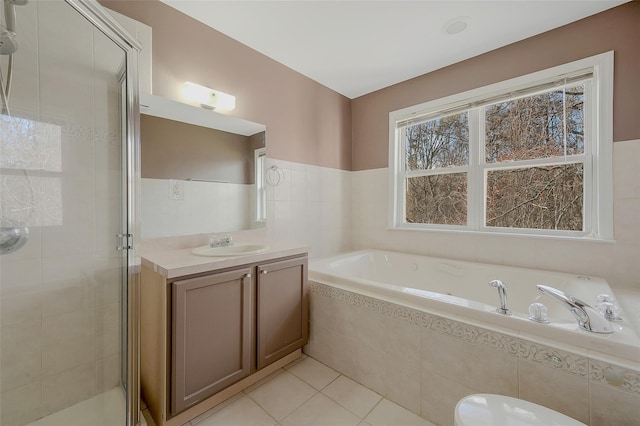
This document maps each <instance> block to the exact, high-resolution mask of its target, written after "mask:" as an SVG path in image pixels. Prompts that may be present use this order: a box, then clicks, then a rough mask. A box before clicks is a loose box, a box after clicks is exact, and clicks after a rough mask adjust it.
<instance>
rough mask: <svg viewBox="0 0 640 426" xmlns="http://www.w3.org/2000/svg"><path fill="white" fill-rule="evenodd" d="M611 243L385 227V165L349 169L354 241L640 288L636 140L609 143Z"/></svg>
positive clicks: (638, 149) (639, 187) (639, 159)
mask: <svg viewBox="0 0 640 426" xmlns="http://www.w3.org/2000/svg"><path fill="white" fill-rule="evenodd" d="M613 178H614V188H613V192H614V235H615V240H616V241H615V243H608V242H595V241H570V240H558V239H550V238H535V237H533V238H527V237H518V236H500V235H473V234H465V233H456V232H436V231H432V232H421V231H399V230H389V229H387V227H388V220H387V216H388V213H387V212H388V207H387V203H388V197H389V191H388V180H389V177H388V169H387V168H384V169H375V170H364V171H357V172H353V173H352V188H351V194H352V198H351V201H352V204H351V209H352V223H351V225H352V238H353V239H352V244H353V248H354V249H362V248H378V249H387V250H395V251H404V252H411V253H416V254H422V255H430V256H436V257H448V258H452V259H458V260H468V261H478V262H484V263H493V264H504V265H510V266H518V267H525V268H537V269H546V270H553V271H561V272H568V273H577V274H585V275H595V276H601V277H604V278H606V279H607V280H608V281H609V282H610V283H611V284H612V285H613V286H614V287H616V286H624V287H633V288H636V289H640V262H638V256H639V255H640V140H633V141H625V142H616V143H614V144H613Z"/></svg>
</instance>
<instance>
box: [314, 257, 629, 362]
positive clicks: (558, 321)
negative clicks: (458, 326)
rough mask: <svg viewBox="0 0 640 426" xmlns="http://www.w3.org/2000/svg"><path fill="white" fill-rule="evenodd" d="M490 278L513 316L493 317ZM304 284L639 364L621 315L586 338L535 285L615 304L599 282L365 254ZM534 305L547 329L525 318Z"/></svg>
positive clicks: (332, 265)
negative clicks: (603, 297)
mask: <svg viewBox="0 0 640 426" xmlns="http://www.w3.org/2000/svg"><path fill="white" fill-rule="evenodd" d="M494 279H499V280H501V281H503V282H504V283H505V284H506V285H507V287H508V288H507V298H508V304H509V308H510V309H511V311H512V315H509V316H507V315H502V314H499V313H497V312H496V307H497V306H498V304H499V297H498V292H497V290H496V289H495V288H491V287H490V286H489V285H488V283H489V281H491V280H494ZM309 280H310V281H312V282H317V283H321V284H327V285H331V286H333V287H337V288H340V289H343V290H347V291H351V292H356V293H360V294H363V295H365V296H369V297H373V298H377V299H382V300H385V301H389V302H392V303H396V304H400V305H403V306H408V307H410V308H414V309H419V310H422V311H425V312H429V313H431V314H434V315H439V316H442V317H445V318H450V319H454V320H458V321H464V322H467V323H470V324H472V325H478V326H481V327H490V328H493V329H495V330H496V331H500V332H503V333H507V334H510V335H514V336H517V337H528V336H531V338H533V339H535V337H533V336H537V337H538V338H541V339H549V340H552V341H556V342H558V343H559V344H561V345H562V344H569V345H573V346H577V347H579V348H583V349H585V350H591V351H597V352H600V353H603V354H607V355H612V356H615V357H620V358H624V359H627V360H631V361H636V362H637V360H638V359H640V339H639V338H638V334H637V332H636V330H635V327H633V326H632V325H631V324H632V323H633V321H630V318H631V317H629V316H627V315H626V314H625V312H624V311H623V310H622V308H621V312H620V316H621V317H622V318H623V321H622V322H615V323H611V324H612V326H613V328H614V333H613V334H597V333H589V332H587V331H584V330H582V329H580V328H579V327H578V324H577V321H576V320H575V319H574V317H573V316H572V315H571V314H570V313H569V311H568V310H567V309H565V308H564V307H563V306H561V304H560V303H559V302H558V301H556V300H554V299H552V298H551V297H549V296H545V295H542V294H540V293H539V292H538V291H537V289H536V284H544V285H548V286H551V287H555V288H557V289H559V290H561V291H564V292H566V293H568V294H570V295H571V296H574V297H577V298H579V299H581V300H583V301H584V302H586V303H588V304H590V305H592V306H594V305H595V302H596V297H597V296H598V295H599V294H603V293H604V294H609V295H613V296H614V297H615V294H613V292H612V290H611V288H610V287H609V284H608V283H607V282H606V281H605V280H604V279H602V278H597V277H591V276H577V275H572V274H564V273H558V272H548V271H539V270H533V269H525V268H513V267H506V266H498V265H489V264H481V263H472V262H462V261H456V260H450V259H439V258H433V257H426V256H417V255H411V254H404V253H396V252H389V251H380V250H362V251H356V252H351V253H346V254H342V255H338V256H335V257H331V258H327V259H322V260H317V261H313V262H311V264H310V265H309ZM535 302H539V303H544V304H545V305H546V306H547V308H548V313H549V320H550V321H551V322H550V324H539V323H535V322H533V321H531V320H529V319H528V317H529V313H528V312H529V305H530V304H532V303H535Z"/></svg>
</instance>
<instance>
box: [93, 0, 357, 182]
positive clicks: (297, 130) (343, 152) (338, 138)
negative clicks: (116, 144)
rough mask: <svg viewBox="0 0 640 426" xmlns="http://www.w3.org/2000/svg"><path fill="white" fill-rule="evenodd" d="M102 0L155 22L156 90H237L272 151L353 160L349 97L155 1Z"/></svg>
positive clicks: (166, 93) (327, 161)
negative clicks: (189, 85) (193, 86)
mask: <svg viewBox="0 0 640 426" xmlns="http://www.w3.org/2000/svg"><path fill="white" fill-rule="evenodd" d="M100 3H101V4H102V5H104V6H106V7H108V8H110V9H112V10H115V11H117V12H119V13H122V14H123V15H126V16H129V17H131V18H133V19H136V20H138V21H141V22H143V23H144V24H147V25H149V26H151V27H152V29H153V92H154V94H155V95H159V96H163V97H166V98H170V99H174V100H180V98H179V90H180V87H181V85H182V84H183V83H184V82H185V81H193V82H195V83H198V84H202V85H204V86H208V87H211V88H214V89H217V90H221V91H223V92H226V93H230V94H232V95H235V96H236V109H235V110H234V111H233V112H232V114H233V115H235V116H238V117H242V118H245V119H247V120H251V121H255V122H259V123H263V124H265V125H266V126H267V135H268V136H267V137H268V139H269V146H268V147H267V150H268V152H267V154H268V156H269V157H271V158H278V159H281V160H287V161H296V162H300V163H305V164H311V165H317V166H323V167H332V168H338V169H343V170H349V169H350V168H351V102H350V100H349V99H348V98H346V97H344V96H342V95H340V94H338V93H336V92H334V91H332V90H330V89H328V88H326V87H324V86H322V85H320V84H318V83H316V82H314V81H313V80H311V79H309V78H307V77H304V76H303V75H301V74H299V73H297V72H295V71H293V70H291V69H289V68H287V67H285V66H284V65H282V64H280V63H278V62H276V61H274V60H272V59H270V58H267V57H266V56H264V55H262V54H260V53H258V52H256V51H255V50H252V49H250V48H248V47H247V46H245V45H243V44H241V43H239V42H237V41H235V40H233V39H231V38H229V37H227V36H225V35H223V34H222V33H220V32H218V31H216V30H214V29H212V28H210V27H207V26H206V25H204V24H202V23H200V22H198V21H196V20H194V19H193V18H190V17H188V16H186V15H184V14H183V13H181V12H178V11H177V10H175V9H172V8H171V7H169V6H167V5H165V4H163V3H161V2H159V1H157V0H148V1H117V0H101V1H100Z"/></svg>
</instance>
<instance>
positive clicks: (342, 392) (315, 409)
mask: <svg viewBox="0 0 640 426" xmlns="http://www.w3.org/2000/svg"><path fill="white" fill-rule="evenodd" d="M219 425H220V426H236V425H237V426H254V425H255V426H258V425H260V426H262V425H264V426H274V425H280V426H294V425H295V426H307V425H308V426H312V425H317V426H332V425H335V426H349V425H353V426H360V425H361V426H369V425H370V426H382V425H392V426H434V425H433V423H430V422H428V421H427V420H425V419H423V418H421V417H419V416H417V415H415V414H413V413H411V412H410V411H408V410H405V409H404V408H402V407H400V406H399V405H397V404H394V403H393V402H391V401H389V400H387V399H384V398H383V397H382V396H380V395H378V394H377V393H375V392H373V391H372V390H369V389H367V388H365V387H364V386H362V385H360V384H358V383H356V382H354V381H353V380H351V379H349V378H347V377H345V376H343V375H341V374H340V373H338V372H336V371H334V370H332V369H331V368H329V367H327V366H326V365H324V364H321V363H320V362H318V361H316V360H315V359H313V358H311V357H308V356H306V355H303V356H302V357H301V358H300V359H298V360H296V361H294V362H292V363H291V364H289V365H287V366H285V367H284V368H281V369H280V370H278V371H276V372H275V373H273V374H272V375H270V376H269V377H266V378H265V379H263V380H262V381H260V382H258V383H256V384H254V385H253V386H250V387H248V388H247V389H245V390H244V391H243V392H241V393H239V394H238V395H236V396H234V397H233V398H230V399H229V400H227V401H225V402H224V403H222V404H220V405H218V406H217V407H215V408H213V409H211V410H209V411H207V412H206V413H204V414H202V415H200V416H198V417H196V418H195V419H193V420H191V421H190V422H189V423H187V424H186V425H185V426H219Z"/></svg>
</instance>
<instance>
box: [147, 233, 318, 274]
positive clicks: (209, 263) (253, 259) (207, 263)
mask: <svg viewBox="0 0 640 426" xmlns="http://www.w3.org/2000/svg"><path fill="white" fill-rule="evenodd" d="M266 245H267V249H266V250H264V251H262V252H260V253H255V254H246V255H240V256H227V257H206V256H196V255H194V254H192V253H191V251H192V250H193V248H180V249H169V250H161V251H151V250H149V251H146V250H143V254H142V265H143V266H146V267H147V268H149V269H151V270H152V271H154V272H156V273H158V274H160V275H162V276H163V277H165V278H167V279H171V278H176V277H182V276H185V275H192V274H200V273H203V272H214V271H216V270H220V269H225V268H231V267H234V266H241V265H247V264H250V263H258V262H266V261H270V260H273V259H277V258H281V257H287V256H295V255H301V254H305V253H308V252H309V249H310V247H308V246H301V245H295V244H287V243H273V242H270V243H266Z"/></svg>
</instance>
